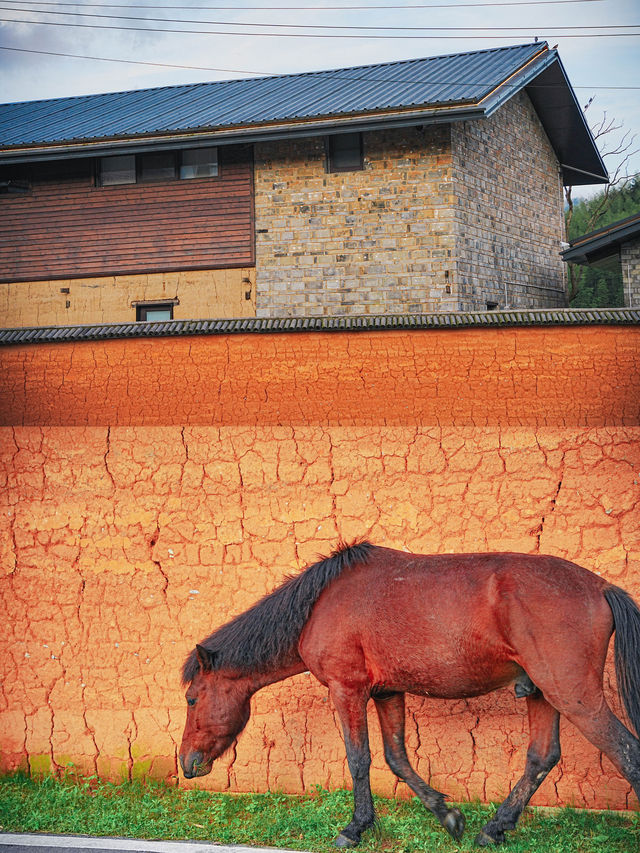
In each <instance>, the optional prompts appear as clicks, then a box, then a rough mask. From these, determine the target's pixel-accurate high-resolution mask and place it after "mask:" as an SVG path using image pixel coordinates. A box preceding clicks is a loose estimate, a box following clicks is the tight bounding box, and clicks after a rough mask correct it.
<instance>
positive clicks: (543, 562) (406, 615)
mask: <svg viewBox="0 0 640 853" xmlns="http://www.w3.org/2000/svg"><path fill="white" fill-rule="evenodd" d="M604 585H605V582H604V581H602V579H601V578H599V577H598V576H597V575H595V574H593V573H591V572H589V571H587V570H586V569H583V568H582V567H580V566H578V565H576V564H574V563H570V562H568V561H566V560H562V559H560V558H556V557H548V556H542V555H528V554H460V555H456V554H442V555H429V556H427V555H417V554H407V553H405V552H402V551H395V550H392V549H387V548H374V549H373V551H372V552H371V554H370V556H369V559H368V560H367V562H366V563H363V564H360V565H356V566H353V567H352V568H351V569H349V570H348V571H346V572H345V573H344V574H343V575H341V576H340V577H339V578H338V579H337V580H336V581H334V582H333V583H332V584H331V585H330V586H329V587H328V588H327V589H326V590H325V591H324V592H323V593H322V595H321V596H320V598H319V600H318V602H317V604H316V606H315V608H314V610H313V612H312V614H311V618H310V620H309V623H308V625H307V627H306V628H305V630H304V632H303V634H302V637H301V643H300V651H301V655H302V657H303V659H304V660H305V662H306V663H307V665H308V666H309V668H310V669H311V670H312V671H313V672H314V673H315V674H316V675H317V676H318V677H319V678H320V680H321V681H325V682H328V681H330V680H331V678H332V677H333V675H335V674H338V673H352V674H353V677H354V678H356V677H360V678H362V679H364V680H365V681H366V682H367V683H369V684H370V685H374V686H379V687H380V688H381V689H402V690H406V691H408V692H416V693H428V694H430V695H434V696H463V695H465V696H467V695H473V694H476V693H484V692H488V691H490V690H493V689H496V688H497V687H500V686H502V685H504V684H507V683H509V682H510V681H512V680H513V679H514V678H516V677H517V676H518V675H519V674H520V673H521V671H522V668H526V666H525V660H526V659H527V657H528V655H529V646H530V645H531V643H532V641H533V640H534V639H535V642H537V641H538V639H539V638H540V637H546V638H548V639H550V640H551V641H556V642H558V641H559V640H560V637H561V636H562V637H565V636H568V635H569V634H570V633H571V632H575V631H580V630H581V629H583V628H584V624H585V620H587V622H589V623H593V622H594V620H595V621H598V620H599V621H600V622H602V630H601V631H600V633H603V634H606V635H607V640H608V636H609V635H610V633H611V630H610V625H609V628H608V630H607V624H606V619H607V618H610V613H609V611H608V607H607V605H606V602H605V601H604V598H603V596H602V588H603V586H604ZM603 607H604V609H603ZM544 644H545V645H546V644H547V643H546V641H545V643H544Z"/></svg>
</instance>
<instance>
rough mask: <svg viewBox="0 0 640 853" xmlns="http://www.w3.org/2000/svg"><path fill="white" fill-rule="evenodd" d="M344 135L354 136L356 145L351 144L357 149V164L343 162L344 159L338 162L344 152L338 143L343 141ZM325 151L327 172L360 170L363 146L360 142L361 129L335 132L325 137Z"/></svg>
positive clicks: (362, 162) (361, 167) (362, 165)
mask: <svg viewBox="0 0 640 853" xmlns="http://www.w3.org/2000/svg"><path fill="white" fill-rule="evenodd" d="M346 137H350V138H354V137H355V138H356V139H357V146H353V147H354V148H357V150H358V156H357V161H358V162H357V164H356V165H353V163H352V162H348V163H346V164H345V162H344V160H343V161H342V162H340V160H341V159H342V157H343V154H344V150H345V149H344V148H340V147H338V146H339V143H340V142H344V141H345V138H346ZM325 152H326V170H327V172H329V173H336V172H361V171H362V170H363V169H364V146H363V143H362V132H361V131H349V132H348V133H335V134H331V135H330V136H326V137H325Z"/></svg>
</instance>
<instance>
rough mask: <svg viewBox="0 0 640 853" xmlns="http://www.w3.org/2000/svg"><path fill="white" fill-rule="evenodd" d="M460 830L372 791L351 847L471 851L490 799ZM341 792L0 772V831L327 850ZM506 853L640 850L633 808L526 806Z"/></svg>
mask: <svg viewBox="0 0 640 853" xmlns="http://www.w3.org/2000/svg"><path fill="white" fill-rule="evenodd" d="M461 808H462V810H463V811H464V814H465V816H466V818H467V831H466V833H465V837H464V839H463V840H462V842H461V843H460V844H456V843H455V842H453V841H452V840H451V839H450V838H449V837H448V836H447V834H446V833H445V832H444V830H442V829H441V828H440V827H439V826H438V824H437V822H436V820H435V819H434V818H433V816H432V815H430V814H429V813H428V812H426V811H425V809H424V808H423V806H422V805H421V804H420V802H419V801H418V800H416V799H412V800H389V799H384V798H381V797H377V798H376V811H377V814H378V824H377V826H376V827H375V828H374V829H372V830H371V831H369V832H367V833H366V834H365V836H364V839H363V841H362V844H361V845H360V847H359V848H358V849H359V850H362V851H363V853H365V851H380V850H389V851H394V853H413V851H428V853H433V851H454V850H473V849H474V847H473V839H474V837H475V835H476V833H477V832H478V831H479V829H480V828H481V827H482V825H483V824H484V823H485V822H486V821H487V820H488V819H489V818H490V817H491V815H492V814H493V813H494V812H495V808H496V807H495V806H494V805H482V804H479V803H462V804H461ZM351 810H352V798H351V793H350V792H348V791H331V792H329V791H325V790H323V789H321V788H318V789H316V790H315V791H314V792H313V793H311V794H308V795H305V796H289V795H286V794H278V793H270V794H216V793H211V792H209V791H203V790H184V789H182V788H176V787H169V786H168V785H165V784H162V783H159V782H152V781H146V782H133V783H122V784H112V783H109V782H103V781H101V780H99V779H97V778H89V779H77V778H75V777H72V776H71V775H69V776H67V777H66V778H64V779H56V778H54V777H51V776H44V777H42V778H39V779H37V778H31V777H28V776H25V775H22V774H17V775H13V776H7V777H4V778H1V779H0V831H4V832H52V833H72V834H79V835H85V834H86V835H97V836H104V835H115V836H125V837H130V838H148V839H153V838H163V839H167V840H183V839H191V840H204V841H212V842H216V843H218V844H242V845H248V846H264V847H282V848H290V849H291V848H292V849H298V850H309V851H318V853H320V851H325V850H327V851H328V850H333V849H334V847H333V839H334V838H335V836H336V835H337V834H338V833H339V831H340V829H341V828H342V827H343V826H345V825H346V824H347V823H348V822H349V820H350V818H351ZM507 849H508V851H509V853H556V851H557V853H574V851H575V853H603V851H606V853H630V851H640V816H639V815H638V814H637V813H628V814H626V813H623V814H621V813H619V812H589V811H584V810H576V809H569V808H567V809H558V810H554V811H553V812H548V811H546V810H537V809H529V810H527V812H526V813H525V814H524V815H523V817H522V819H521V821H520V824H519V826H518V829H517V830H516V831H515V832H513V833H509V836H508V843H507Z"/></svg>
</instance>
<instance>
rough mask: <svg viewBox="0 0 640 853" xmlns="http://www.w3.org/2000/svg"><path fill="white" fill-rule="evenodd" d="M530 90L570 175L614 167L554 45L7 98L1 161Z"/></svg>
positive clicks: (582, 177) (495, 101)
mask: <svg viewBox="0 0 640 853" xmlns="http://www.w3.org/2000/svg"><path fill="white" fill-rule="evenodd" d="M522 89H526V90H527V92H528V94H529V96H530V98H531V100H532V101H533V104H534V106H535V108H536V110H537V112H538V115H539V116H540V119H541V121H542V124H543V126H544V127H545V130H546V132H547V135H548V136H549V139H550V141H551V144H552V145H553V147H554V149H555V151H556V154H557V156H558V160H559V161H560V164H561V166H562V169H563V172H564V177H565V183H568V184H584V183H587V184H589V183H598V182H607V181H608V176H607V171H606V168H605V166H604V164H603V162H602V159H601V157H600V155H599V153H598V150H597V147H596V145H595V142H594V140H593V137H592V135H591V133H590V131H589V128H588V126H587V124H586V122H585V120H584V117H583V114H582V111H581V109H580V107H579V105H578V103H577V101H576V98H575V95H574V93H573V90H572V88H571V85H570V83H569V82H568V79H567V76H566V74H565V71H564V68H563V67H562V63H561V62H560V58H559V56H558V54H557V51H556V50H555V49H553V50H552V49H549V46H548V45H547V43H546V42H536V43H534V44H524V45H517V46H512V47H502V48H494V49H490V50H480V51H473V52H470V53H458V54H452V55H448V56H436V57H430V58H425V59H413V60H406V61H401V62H386V63H381V64H376V65H365V66H359V67H355V68H342V69H335V70H330V71H316V72H309V73H304V74H287V75H280V76H274V77H260V78H256V79H240V80H227V81H221V82H215V83H199V84H194V85H184V86H166V87H162V88H156V89H141V90H137V91H130V92H116V93H109V94H101V95H86V96H82V97H74V98H56V99H54V100H45V101H28V102H23V103H16V104H3V105H0V162H2V161H4V162H12V163H16V162H26V161H30V160H36V159H57V158H61V157H68V156H75V157H77V156H94V155H95V154H97V153H105V152H109V153H111V152H114V151H119V152H122V153H125V152H127V151H134V150H144V149H145V148H146V149H149V148H160V147H166V148H168V147H174V148H175V147H181V146H182V147H186V146H189V147H193V146H195V145H206V144H212V141H213V142H215V143H216V144H224V143H236V142H240V141H241V142H248V141H252V140H258V139H275V138H281V137H286V136H294V135H314V134H318V133H336V132H339V131H341V130H363V129H373V128H376V127H387V126H389V125H396V126H402V125H410V124H413V125H415V124H427V123H434V122H449V121H455V120H464V119H472V118H483V117H486V116H489V115H491V114H492V113H493V112H495V110H497V109H498V108H499V107H500V106H501V105H502V104H503V103H504V102H505V101H507V100H509V98H511V97H512V96H513V95H514V94H516V93H517V92H519V91H521V90H522Z"/></svg>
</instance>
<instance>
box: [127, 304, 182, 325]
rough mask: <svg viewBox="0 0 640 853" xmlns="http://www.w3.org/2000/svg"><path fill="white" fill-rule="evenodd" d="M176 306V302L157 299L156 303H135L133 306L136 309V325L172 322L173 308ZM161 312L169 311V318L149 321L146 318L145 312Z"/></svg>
mask: <svg viewBox="0 0 640 853" xmlns="http://www.w3.org/2000/svg"><path fill="white" fill-rule="evenodd" d="M175 304H176V300H175V299H172V300H165V301H163V300H161V299H159V300H158V301H157V302H137V303H136V305H135V309H136V323H166V322H167V321H168V320H173V319H174V317H173V306H174V305H175ZM159 310H163V311H166V310H168V311H169V316H168V317H166V318H165V319H164V320H149V319H148V318H147V311H159Z"/></svg>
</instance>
